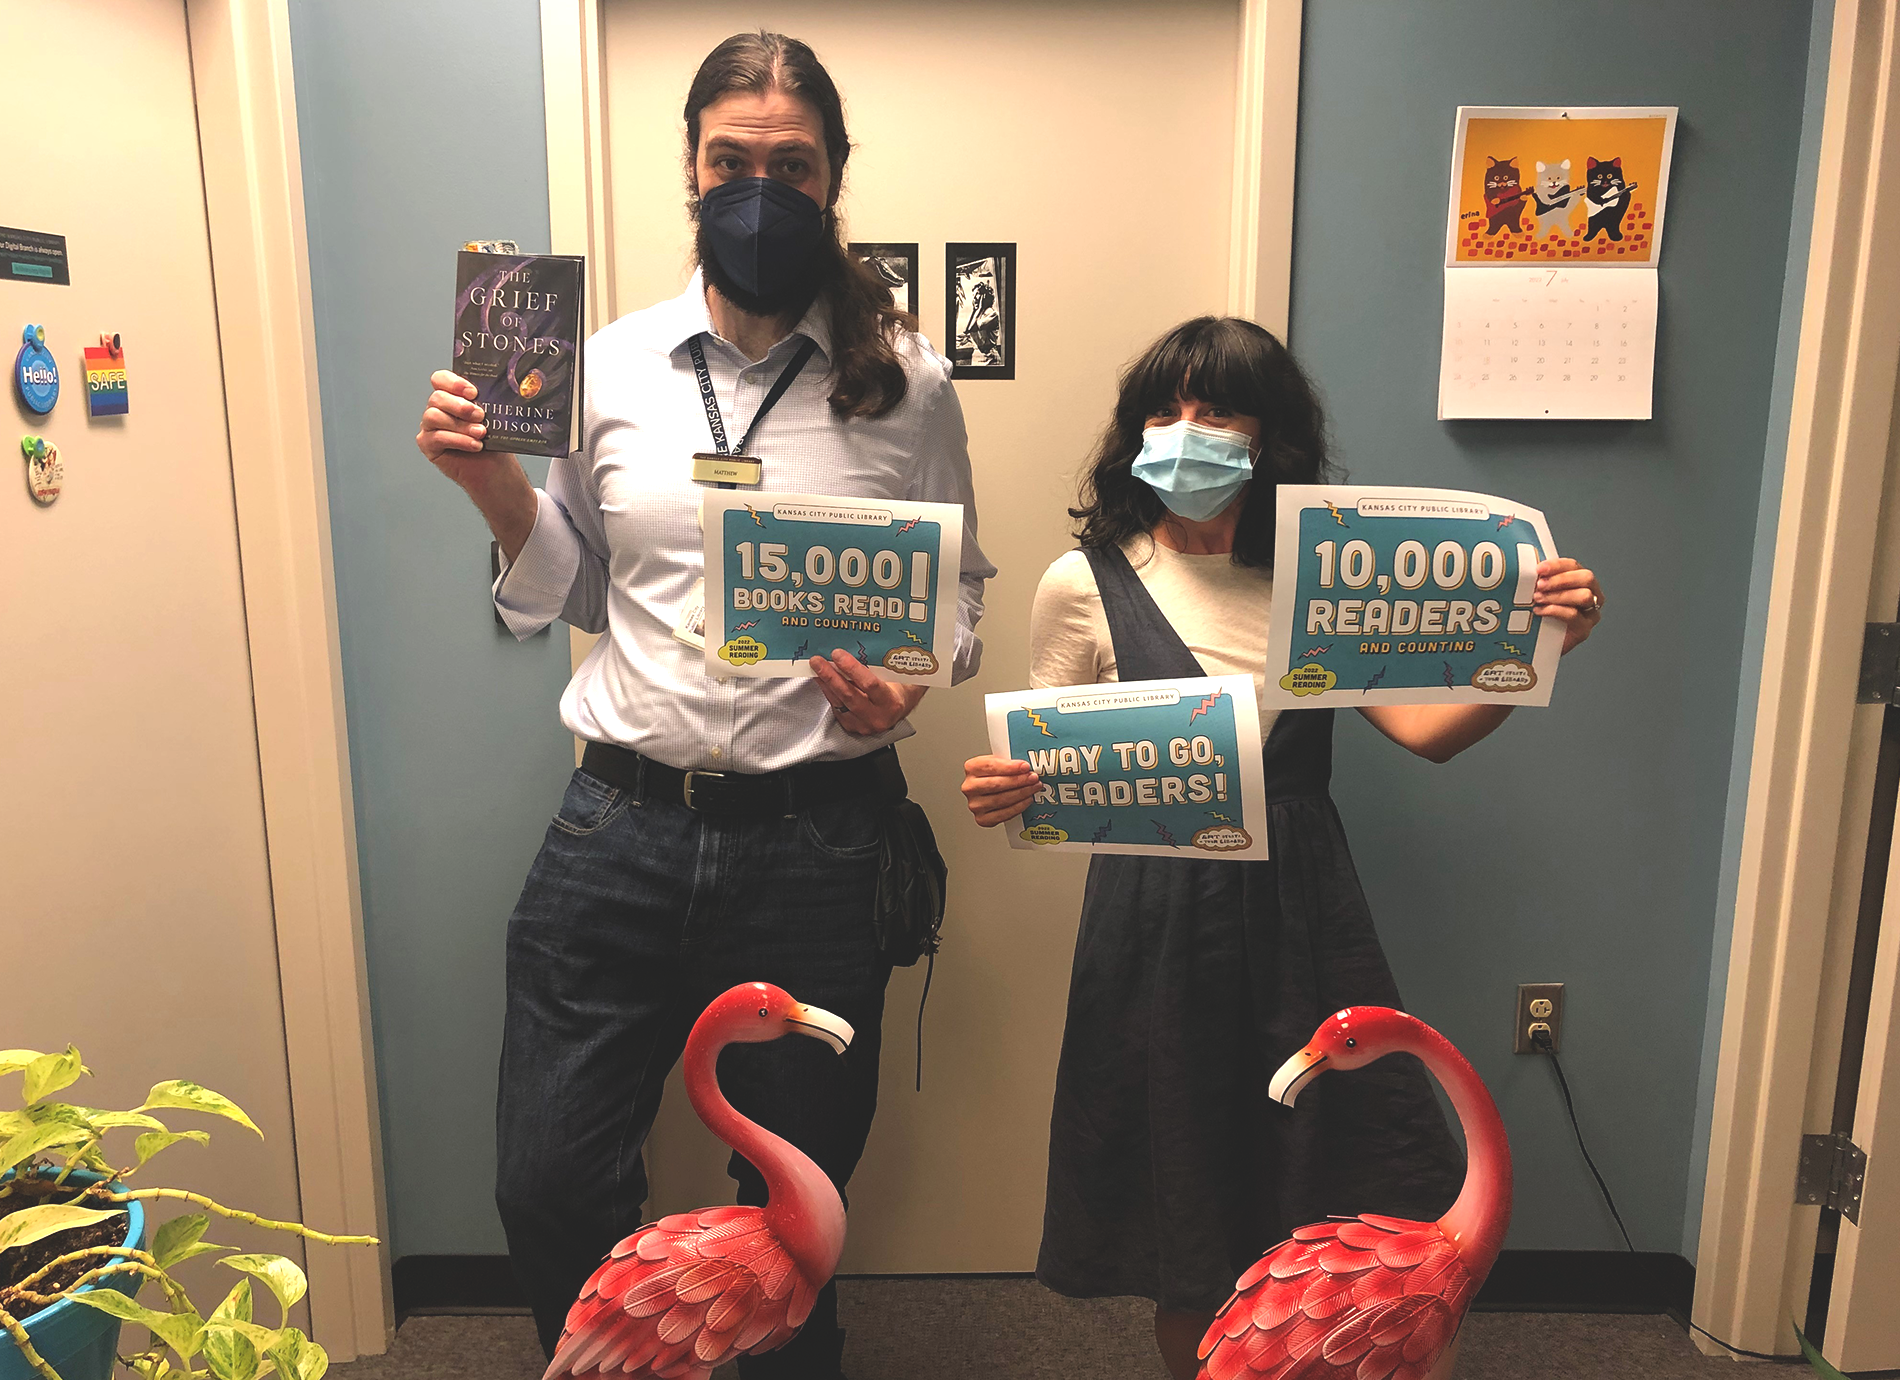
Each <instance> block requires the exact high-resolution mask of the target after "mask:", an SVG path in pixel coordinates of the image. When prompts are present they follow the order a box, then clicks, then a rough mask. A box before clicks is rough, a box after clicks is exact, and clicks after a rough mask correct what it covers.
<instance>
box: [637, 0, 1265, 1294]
mask: <svg viewBox="0 0 1900 1380" xmlns="http://www.w3.org/2000/svg"><path fill="white" fill-rule="evenodd" d="M1239 22H1240V13H1239V6H1238V4H1237V3H1235V2H1234V0H1187V2H1186V3H1175V4H1169V5H1166V6H1157V5H1152V4H1137V3H1110V4H1102V3H1095V4H1079V3H1077V4H1055V3H996V2H995V0H984V2H983V3H975V4H959V5H955V6H922V5H918V6H901V7H899V6H885V5H868V4H848V3H831V4H826V3H817V2H812V3H803V4H769V5H765V6H759V5H756V4H755V5H745V6H739V5H733V4H725V3H719V4H710V3H709V4H704V5H699V6H694V7H692V8H691V9H687V8H685V7H680V6H674V5H663V4H648V3H636V2H635V0H624V3H620V4H616V5H612V6H610V7H609V8H608V14H607V22H606V29H605V36H604V44H605V49H606V66H607V69H608V83H607V93H606V104H607V110H608V121H609V139H608V148H609V155H610V160H611V162H610V176H611V183H612V186H613V189H614V202H613V215H614V247H615V264H614V271H615V275H616V286H617V291H618V301H617V302H616V303H615V304H614V306H615V310H616V314H619V313H624V312H627V311H631V310H635V309H637V308H639V307H642V306H646V305H648V304H649V303H651V302H654V301H656V300H658V299H660V298H662V297H668V296H672V295H674V294H675V293H677V292H678V291H679V289H680V286H681V285H682V283H683V282H684V280H685V277H686V274H687V271H688V260H689V245H690V235H689V233H688V230H687V225H686V220H685V216H684V214H683V211H682V205H681V203H682V199H683V192H682V173H681V167H680V141H681V138H682V124H681V120H680V108H681V105H682V103H683V101H684V97H685V92H686V87H687V83H688V82H689V80H690V79H691V76H692V72H693V69H694V67H695V66H696V65H697V64H698V61H699V60H700V58H702V57H703V56H704V55H705V54H706V52H707V51H708V50H709V49H710V48H711V47H712V46H713V45H714V44H715V43H717V42H718V41H719V40H720V39H722V38H724V37H725V36H727V35H728V34H730V33H733V32H735V31H737V30H740V29H744V28H750V27H756V26H758V25H761V24H763V25H765V26H767V27H769V28H773V29H776V30H779V31H782V32H785V33H789V34H792V35H794V36H797V37H800V38H803V39H804V40H805V41H807V42H809V43H811V44H812V46H813V47H814V48H815V49H816V50H817V52H818V54H819V56H820V58H821V59H823V60H824V62H825V63H826V65H827V66H828V67H829V69H830V70H831V73H832V75H833V77H834V78H835V79H836V80H837V82H838V85H839V87H840V89H841V90H842V91H843V93H844V97H845V108H846V115H847V118H848V120H849V124H850V130H851V134H852V137H853V138H854V139H855V140H856V141H857V142H858V148H857V149H856V151H855V152H854V153H853V154H852V158H851V163H850V168H849V173H848V180H847V183H846V188H845V201H844V207H845V212H846V216H847V218H848V233H849V236H850V238H852V239H856V240H895V241H912V240H914V241H917V242H918V243H919V244H920V245H921V249H920V254H921V257H922V274H921V280H920V283H919V303H920V307H921V310H922V315H923V322H924V330H925V333H926V334H928V335H929V336H930V337H931V339H932V340H934V341H937V342H942V341H943V339H944V322H943V246H944V243H945V241H947V240H1005V241H1007V240H1013V241H1015V242H1016V243H1017V244H1018V246H1019V256H1020V257H1019V266H1020V276H1019V283H1018V288H1017V299H1016V300H1017V308H1018V313H1019V325H1018V328H1017V348H1018V353H1019V361H1020V362H1019V365H1018V369H1017V376H1016V379H1015V381H1014V382H989V381H966V382H964V383H962V384H961V385H959V387H958V390H957V391H958V394H959V396H960V397H961V399H962V401H963V407H964V411H965V413H966V415H967V417H968V419H969V428H970V453H971V460H972V463H973V465H974V468H975V472H976V489H977V501H978V505H979V511H980V518H981V537H982V541H983V546H984V549H985V550H986V551H987V552H988V554H989V555H990V557H991V559H992V560H994V561H995V562H996V564H997V565H998V566H999V567H1000V568H1001V574H1000V575H999V576H998V577H997V579H996V580H995V581H993V582H992V583H991V585H990V587H989V598H988V607H989V613H988V615H987V617H985V619H984V621H983V624H982V626H981V628H980V631H981V633H982V636H983V640H984V644H985V653H984V663H983V671H982V674H981V675H980V676H979V677H978V678H977V679H976V680H975V681H974V682H970V683H966V684H964V685H962V686H959V687H957V688H955V689H953V690H934V691H932V692H931V694H930V696H929V697H928V699H927V700H926V701H925V702H924V705H923V707H922V709H921V710H920V711H919V713H918V715H917V718H916V723H917V727H918V737H917V738H916V739H915V740H914V741H912V742H910V743H907V744H905V745H904V747H903V749H902V752H903V756H904V762H905V769H906V772H907V773H908V775H909V777H910V781H911V794H912V796H913V797H914V798H915V799H917V800H920V801H921V802H922V803H923V804H924V806H925V807H926V808H927V809H928V810H929V812H930V815H931V818H932V821H933V822H934V823H935V825H936V829H937V835H938V839H939V841H940V842H941V844H942V845H943V850H944V855H945V857H946V858H947V859H948V861H949V864H950V869H951V881H950V910H949V916H948V918H947V921H946V923H945V927H944V936H945V938H944V952H943V955H942V957H941V958H940V959H939V961H938V964H937V974H936V980H935V983H934V984H933V987H932V990H931V996H930V1005H929V1009H928V1011H927V1013H926V1018H925V1036H924V1049H925V1067H924V1091H923V1093H922V1094H921V1095H919V1094H918V1093H916V1092H914V1091H913V1090H912V1079H913V1070H914V1058H915V1050H916V1046H915V1035H914V1030H915V1018H916V1009H917V996H918V992H919V989H920V988H921V986H922V979H923V969H922V968H921V966H920V967H918V968H915V969H909V970H899V972H898V974H897V976H896V978H895V980H894V981H893V982H892V983H891V990H890V1006H889V1011H888V1014H887V1017H886V1021H885V1061H884V1080H883V1100H882V1105H881V1109H880V1111H879V1113H878V1119H877V1124H876V1127H875V1129H874V1130H873V1132H872V1135H871V1143H870V1146H869V1148H868V1150H867V1152H866V1155H865V1159H864V1163H863V1166H862V1168H861V1169H860V1170H859V1171H858V1176H857V1178H856V1180H855V1181H854V1183H853V1185H852V1194H851V1235H850V1242H849V1244H848V1245H847V1247H846V1253H845V1258H844V1262H843V1268H844V1269H845V1270H847V1271H870V1272H878V1271H893V1272H895V1271H960V1270H1024V1269H1029V1268H1031V1267H1032V1266H1033V1264H1034V1262H1035V1254H1036V1243H1037V1241H1038V1239H1039V1236H1040V1230H1041V1223H1042V1190H1043V1174H1044V1166H1045V1157H1046V1153H1047V1132H1048V1117H1049V1100H1050V1091H1051V1087H1052V1084H1053V1079H1054V1072H1055V1060H1056V1052H1057V1047H1058V1045H1059V1042H1060V1039H1061V1033H1062V1016H1063V1007H1064V1003H1065V1001H1066V998H1067V992H1068V972H1069V960H1070V955H1071V952H1072V949H1073V945H1074V938H1075V918H1076V915H1077V913H1078V910H1079V907H1080V900H1081V888H1082V878H1083V874H1084V869H1083V867H1082V866H1081V865H1080V863H1079V860H1077V859H1074V858H1067V857H1065V858H1052V857H1045V856H1031V855H1028V854H1024V853H1019V852H1013V851H1012V850H1010V849H1009V847H1008V846H1007V844H1006V843H1005V841H1004V839H1003V838H1002V837H1001V835H1000V834H998V833H995V832H985V831H982V830H979V829H977V828H976V827H975V826H974V825H973V824H971V823H969V818H968V815H967V813H966V812H965V810H964V808H963V803H962V797H961V795H960V794H959V793H958V791H957V785H958V783H959V781H960V780H961V779H962V772H961V763H962V761H963V759H964V758H965V757H967V756H969V755H971V754H973V753H977V752H981V751H985V750H986V747H985V735H984V728H983V716H982V709H983V699H982V697H983V694H984V693H985V692H988V691H1003V690H1011V689H1018V688H1021V687H1023V686H1024V685H1025V684H1026V683H1027V665H1028V647H1027V642H1028V631H1029V604H1030V599H1031V597H1032V596H1033V594H1034V592H1035V588H1036V582H1037V580H1038V579H1039V578H1040V577H1041V574H1042V571H1043V570H1044V568H1045V567H1046V566H1047V565H1048V564H1049V562H1050V561H1051V560H1053V559H1054V558H1055V557H1056V556H1057V555H1059V554H1060V553H1061V552H1062V551H1063V550H1065V549H1067V548H1068V547H1069V546H1070V545H1072V544H1073V543H1072V542H1071V540H1070V539H1069V537H1068V536H1067V535H1066V519H1065V517H1064V512H1063V510H1064V508H1065V506H1066V504H1067V503H1068V502H1069V501H1070V499H1071V497H1072V495H1073V475H1074V472H1075V470H1076V468H1077V466H1078V464H1079V462H1080V461H1081V460H1082V458H1083V457H1084V455H1085V454H1086V452H1087V450H1088V447H1089V445H1090V442H1091V441H1092V440H1093V439H1094V437H1095V436H1096V434H1097V433H1098V432H1099V431H1100V429H1101V427H1102V425H1103V423H1104V422H1105V421H1106V420H1107V417H1108V411H1109V407H1110V404H1111V402H1112V399H1113V391H1114V380H1115V374H1116V371H1117V370H1118V369H1119V368H1120V367H1121V365H1122V364H1124V363H1125V362H1126V361H1127V360H1128V359H1129V358H1130V357H1131V356H1133V355H1134V354H1135V353H1136V352H1138V351H1139V350H1140V349H1141V347H1142V346H1143V345H1145V344H1146V343H1147V342H1148V341H1149V340H1151V339H1152V338H1153V337H1154V336H1156V335H1157V334H1159V333H1160V332H1161V331H1162V330H1164V329H1165V328H1167V327H1168V326H1170V325H1172V324H1174V323H1175V322H1177V321H1179V320H1181V319H1183V318H1185V317H1188V316H1190V315H1194V314H1196V313H1200V312H1217V311H1220V310H1222V309H1223V306H1224V302H1225V298H1226V288H1227V259H1228V222H1229V185H1230V182H1231V179H1232V170H1233V129H1234V99H1235V97H1234V86H1235V73H1236V67H1237V61H1236V59H1237V42H1238V32H1239ZM709 1141H710V1138H709V1137H708V1136H707V1135H706V1133H705V1132H704V1131H703V1130H702V1129H701V1128H700V1127H699V1126H698V1124H697V1122H696V1121H695V1120H694V1119H693V1117H692V1114H691V1111H690V1110H689V1109H688V1108H687V1107H686V1105H685V1100H684V1097H683V1096H682V1095H681V1093H680V1089H679V1087H678V1083H677V1078H676V1080H675V1084H674V1086H673V1088H672V1089H671V1091H670V1092H669V1097H668V1105H667V1109H666V1110H665V1111H664V1112H663V1113H662V1117H661V1122H660V1124H659V1126H658V1127H656V1129H655V1132H654V1137H653V1141H652V1143H651V1156H652V1164H653V1177H654V1185H655V1203H654V1204H653V1205H652V1207H653V1209H654V1210H674V1209H677V1208H681V1207H687V1206H693V1205H695V1204H699V1203H706V1202H713V1201H726V1200H727V1199H728V1198H729V1196H730V1185H729V1183H728V1182H727V1181H726V1179H725V1177H724V1174H723V1156H722V1155H721V1154H719V1153H718V1151H717V1148H716V1146H715V1145H713V1144H711V1143H709Z"/></svg>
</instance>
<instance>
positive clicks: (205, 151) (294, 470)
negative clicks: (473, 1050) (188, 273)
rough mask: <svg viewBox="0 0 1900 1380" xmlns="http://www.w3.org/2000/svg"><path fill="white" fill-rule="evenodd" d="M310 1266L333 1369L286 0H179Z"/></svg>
mask: <svg viewBox="0 0 1900 1380" xmlns="http://www.w3.org/2000/svg"><path fill="white" fill-rule="evenodd" d="M184 9H185V19H186V25H187V30H188V33H189V39H190V51H191V64H192V85H193V94H194V99H195V100H196V103H197V110H198V140H199V156H200V160H201V163H202V167H203V172H204V196H205V210H206V219H207V222H208V225H209V231H210V241H211V267H212V283H213V289H214V291H215V294H216V298H217V302H216V310H217V321H218V338H219V341H220V353H221V355H222V356H223V359H222V363H223V370H224V404H225V420H226V424H227V427H228V430H229V435H230V447H231V477H232V487H233V491H234V496H235V507H236V517H237V531H238V552H239V560H240V563H241V579H242V585H243V592H244V617H245V625H246V629H247V632H248V636H249V642H250V665H251V685H252V696H253V704H254V710H255V715H256V731H257V756H258V771H259V775H260V779H261V784H262V806H263V812H264V827H265V836H266V847H267V850H268V858H269V866H270V888H271V907H272V914H273V920H274V924H275V929H276V939H277V957H278V974H279V986H280V989H281V993H282V1002H283V1011H284V1044H285V1052H286V1056H287V1064H288V1068H289V1076H290V1105H291V1114H292V1126H293V1131H292V1134H293V1137H294V1141H295V1145H294V1151H295V1160H296V1167H297V1196H298V1211H299V1213H300V1214H301V1217H302V1220H304V1221H306V1222H310V1223H311V1224H313V1225H315V1226H317V1227H319V1228H321V1229H322V1230H325V1231H330V1232H341V1233H351V1234H359V1233H360V1234H368V1235H373V1236H375V1237H376V1238H377V1239H378V1240H379V1241H381V1242H383V1243H384V1244H383V1245H381V1246H379V1247H378V1248H377V1249H376V1250H375V1251H373V1252H370V1251H363V1250H360V1249H337V1248H332V1247H318V1248H315V1249H313V1250H310V1251H308V1252H306V1272H307V1273H308V1275H309V1279H310V1290H309V1294H308V1295H307V1298H308V1303H309V1308H310V1320H311V1335H312V1336H313V1337H314V1338H315V1340H316V1341H317V1342H318V1343H319V1344H321V1345H322V1346H323V1347H324V1349H325V1350H327V1351H328V1352H329V1353H330V1357H331V1359H332V1360H334V1361H349V1360H353V1359H355V1358H356V1357H358V1356H361V1355H373V1354H377V1353H380V1352H382V1351H384V1350H386V1349H387V1348H388V1345H389V1341H390V1339H391V1338H392V1337H393V1336H394V1333H395V1312H394V1308H393V1301H392V1294H391V1289H390V1275H389V1247H388V1244H387V1242H388V1239H389V1231H388V1211H387V1207H386V1204H385V1201H384V1193H383V1172H382V1131H381V1124H380V1120H379V1117H378V1109H377V1098H376V1073H375V1065H374V1052H373V1045H372V1043H371V1037H370V1012H369V984H368V972H367V967H366V964H365V960H364V949H363V915H362V898H361V892H360V889H359V885H358V877H357V858H356V816H355V805H354V797H353V794H352V790H351V784H350V758H349V740H348V732H347V726H346V723H345V719H344V707H343V666H342V653H341V648H340V646H339V643H338V637H337V612H336V587H335V577H334V567H333V566H332V564H331V550H330V502H329V490H328V481H327V478H326V474H325V468H324V455H323V428H322V416H321V410H320V406H319V402H318V394H317V351H316V329H315V318H314V316H313V314H312V308H311V294H310V263H309V255H308V251H307V245H306V239H305V234H304V200H303V171H302V164H301V162H300V160H299V155H298V143H297V106H296V94H295V90H294V87H293V79H292V71H291V49H290V14H289V8H288V0H184Z"/></svg>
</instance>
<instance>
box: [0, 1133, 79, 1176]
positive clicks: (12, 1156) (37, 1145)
mask: <svg viewBox="0 0 1900 1380" xmlns="http://www.w3.org/2000/svg"><path fill="white" fill-rule="evenodd" d="M92 1139H93V1135H92V1132H91V1131H89V1130H87V1129H86V1128H85V1127H84V1126H74V1125H73V1124H71V1123H70V1122H64V1121H49V1122H47V1123H45V1124H44V1125H39V1126H35V1127H33V1128H32V1129H31V1130H30V1131H21V1132H19V1133H17V1134H16V1135H13V1136H11V1137H9V1138H8V1140H7V1142H6V1144H4V1145H0V1174H4V1173H6V1172H7V1171H8V1170H9V1169H13V1168H16V1167H18V1166H19V1165H22V1164H25V1163H26V1162H27V1161H28V1160H30V1159H32V1158H33V1157H34V1156H36V1155H43V1154H45V1153H46V1152H47V1151H48V1150H51V1149H53V1148H55V1147H56V1146H61V1145H84V1144H85V1143H86V1142H88V1141H90V1140H92Z"/></svg>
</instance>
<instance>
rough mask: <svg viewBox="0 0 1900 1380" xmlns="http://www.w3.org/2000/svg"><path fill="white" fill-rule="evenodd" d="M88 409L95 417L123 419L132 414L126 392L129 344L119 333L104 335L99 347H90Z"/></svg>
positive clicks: (87, 365)
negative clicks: (127, 414) (126, 357)
mask: <svg viewBox="0 0 1900 1380" xmlns="http://www.w3.org/2000/svg"><path fill="white" fill-rule="evenodd" d="M84 353H85V358H86V407H87V410H88V411H90V412H91V413H92V415H93V416H95V417H122V416H124V415H125V414H126V413H127V412H130V411H131V410H132V403H131V399H130V398H128V397H127V396H126V391H125V344H124V342H123V341H122V340H121V339H120V338H119V336H118V334H117V333H116V332H112V331H101V332H100V334H99V343H98V344H97V345H96V346H95V345H88V346H87V347H86V349H85V352H84Z"/></svg>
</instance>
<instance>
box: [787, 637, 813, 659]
mask: <svg viewBox="0 0 1900 1380" xmlns="http://www.w3.org/2000/svg"><path fill="white" fill-rule="evenodd" d="M809 646H811V641H810V639H809V638H808V639H806V640H805V641H803V642H801V643H799V644H798V650H797V651H795V652H793V653H792V660H793V661H797V660H798V659H799V658H801V657H803V656H804V655H805V649H806V648H807V647H809Z"/></svg>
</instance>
